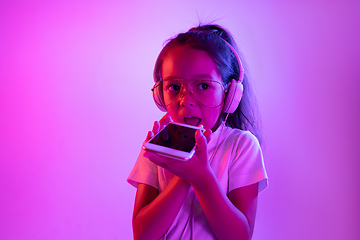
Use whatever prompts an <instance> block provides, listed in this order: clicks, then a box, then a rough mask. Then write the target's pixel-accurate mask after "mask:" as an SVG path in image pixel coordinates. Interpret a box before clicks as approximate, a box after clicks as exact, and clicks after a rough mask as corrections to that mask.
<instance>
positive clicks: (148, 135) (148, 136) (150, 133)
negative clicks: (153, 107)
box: [145, 131, 154, 142]
mask: <svg viewBox="0 0 360 240" xmlns="http://www.w3.org/2000/svg"><path fill="white" fill-rule="evenodd" d="M153 136H154V133H153V132H152V131H149V132H148V134H147V136H146V140H145V142H147V141H149V140H150V138H152V137H153Z"/></svg>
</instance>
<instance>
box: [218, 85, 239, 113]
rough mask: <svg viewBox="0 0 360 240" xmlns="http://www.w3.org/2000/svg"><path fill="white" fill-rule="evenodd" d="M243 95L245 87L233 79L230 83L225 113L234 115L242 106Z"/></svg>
mask: <svg viewBox="0 0 360 240" xmlns="http://www.w3.org/2000/svg"><path fill="white" fill-rule="evenodd" d="M242 93H243V85H242V83H241V82H240V81H236V80H235V79H232V80H231V82H230V83H229V86H228V90H227V94H226V98H225V104H224V108H223V112H224V113H233V112H235V110H236V108H237V107H238V106H239V104H240V100H241V97H242Z"/></svg>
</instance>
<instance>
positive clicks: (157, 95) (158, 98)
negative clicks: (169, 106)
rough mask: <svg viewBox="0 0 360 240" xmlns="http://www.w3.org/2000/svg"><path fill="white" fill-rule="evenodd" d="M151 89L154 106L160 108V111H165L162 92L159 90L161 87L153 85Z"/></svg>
mask: <svg viewBox="0 0 360 240" xmlns="http://www.w3.org/2000/svg"><path fill="white" fill-rule="evenodd" d="M151 90H152V93H153V99H154V102H155V104H156V106H157V107H158V108H159V109H160V111H162V112H167V110H166V107H165V104H164V99H163V95H162V92H160V91H162V88H161V87H159V86H155V87H154V88H153V89H151Z"/></svg>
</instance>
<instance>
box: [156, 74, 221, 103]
mask: <svg viewBox="0 0 360 240" xmlns="http://www.w3.org/2000/svg"><path fill="white" fill-rule="evenodd" d="M162 85H163V86H162V90H163V91H162V92H163V97H164V104H165V106H169V105H170V104H171V103H173V102H174V101H175V100H176V99H177V98H178V97H179V96H180V95H181V96H182V95H184V94H191V96H192V97H194V98H195V99H196V100H197V101H198V102H199V103H201V104H202V105H204V106H206V107H210V108H215V107H218V106H220V105H221V103H222V102H223V100H224V88H223V86H222V84H221V83H220V82H218V81H213V80H196V81H191V82H189V81H186V80H162Z"/></svg>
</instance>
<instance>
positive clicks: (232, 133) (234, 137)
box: [222, 127, 260, 148]
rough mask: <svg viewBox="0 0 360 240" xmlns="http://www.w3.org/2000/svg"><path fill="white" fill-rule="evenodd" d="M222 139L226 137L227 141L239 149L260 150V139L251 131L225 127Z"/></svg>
mask: <svg viewBox="0 0 360 240" xmlns="http://www.w3.org/2000/svg"><path fill="white" fill-rule="evenodd" d="M222 137H224V138H225V139H226V141H228V142H232V143H233V144H234V145H236V146H237V147H242V148H260V143H259V141H258V139H257V138H256V137H255V136H254V134H252V133H251V132H250V131H244V130H241V129H238V128H231V127H225V129H224V134H223V136H222Z"/></svg>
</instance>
